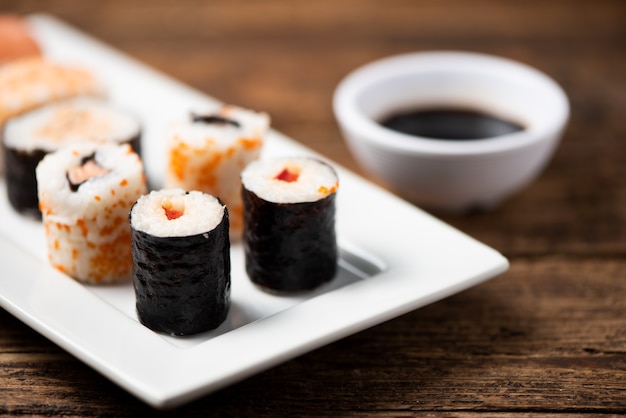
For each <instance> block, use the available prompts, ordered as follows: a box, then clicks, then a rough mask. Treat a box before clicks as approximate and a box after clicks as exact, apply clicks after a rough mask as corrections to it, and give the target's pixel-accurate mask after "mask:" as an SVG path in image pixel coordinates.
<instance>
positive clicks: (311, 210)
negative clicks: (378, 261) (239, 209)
mask: <svg viewBox="0 0 626 418" xmlns="http://www.w3.org/2000/svg"><path fill="white" fill-rule="evenodd" d="M242 194H243V204H244V232H243V245H244V252H245V263H246V272H247V273H248V276H249V277H250V280H252V282H253V283H255V284H257V285H259V286H260V287H262V288H266V289H269V290H273V291H277V292H294V291H304V290H311V289H313V288H316V287H318V286H320V285H321V284H323V283H325V282H328V281H330V280H331V279H332V278H333V277H334V276H335V274H336V272H337V257H338V249H337V240H336V233H335V196H336V194H335V193H332V194H330V195H328V196H326V197H324V198H323V199H321V200H318V201H315V202H298V203H273V202H268V201H266V200H264V199H262V198H260V197H259V196H257V195H256V194H255V193H254V192H251V191H249V190H247V189H245V187H244V188H243V191H242Z"/></svg>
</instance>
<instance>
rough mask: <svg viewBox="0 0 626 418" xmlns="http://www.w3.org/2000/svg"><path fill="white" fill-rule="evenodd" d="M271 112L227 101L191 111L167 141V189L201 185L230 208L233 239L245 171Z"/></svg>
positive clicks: (238, 231)
mask: <svg viewBox="0 0 626 418" xmlns="http://www.w3.org/2000/svg"><path fill="white" fill-rule="evenodd" d="M268 129H269V117H268V115H267V114H265V113H259V112H254V111H251V110H247V109H243V108H240V107H236V106H232V105H225V106H223V107H221V108H220V109H218V110H217V111H216V112H214V113H207V114H198V115H191V117H190V120H189V121H187V122H184V123H179V124H176V125H174V126H173V127H172V130H171V133H170V136H169V141H168V163H167V169H166V175H165V187H166V188H182V189H185V190H198V191H202V192H205V193H208V194H211V195H213V196H217V197H219V198H220V200H222V201H223V202H224V203H225V204H226V206H227V207H228V212H229V214H230V223H231V225H230V231H231V238H234V239H236V238H239V236H240V235H241V230H242V224H243V219H242V205H241V194H240V189H241V182H240V177H239V176H240V174H241V170H242V169H243V168H244V167H245V166H246V165H247V164H248V163H249V162H250V161H253V160H255V159H257V158H258V157H259V155H260V152H261V148H262V146H263V142H264V137H265V134H266V132H267V130H268Z"/></svg>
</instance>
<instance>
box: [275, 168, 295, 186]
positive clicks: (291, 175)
mask: <svg viewBox="0 0 626 418" xmlns="http://www.w3.org/2000/svg"><path fill="white" fill-rule="evenodd" d="M299 176H300V173H296V172H293V171H291V170H289V169H288V168H284V169H283V171H281V172H280V173H278V175H276V177H274V178H275V179H276V180H280V181H286V182H288V183H293V182H294V181H298V177H299Z"/></svg>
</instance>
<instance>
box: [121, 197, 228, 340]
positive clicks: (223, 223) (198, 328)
mask: <svg viewBox="0 0 626 418" xmlns="http://www.w3.org/2000/svg"><path fill="white" fill-rule="evenodd" d="M130 226H131V234H132V255H133V283H134V288H135V296H136V308H137V315H138V317H139V320H140V322H141V323H142V324H144V325H145V326H147V327H148V328H150V329H152V330H154V331H158V332H162V333H165V334H169V335H191V334H197V333H200V332H203V331H208V330H211V329H214V328H217V327H218V326H219V325H220V324H221V323H222V322H223V321H224V320H225V319H226V316H227V315H228V311H229V308H230V240H229V231H228V228H229V220H228V210H227V208H226V206H224V204H223V203H222V202H221V201H220V200H219V199H217V198H215V197H213V196H211V195H209V194H206V193H202V192H199V191H191V192H185V191H183V190H181V189H163V190H155V191H152V192H150V194H149V195H146V196H142V197H141V198H140V199H139V200H138V201H137V203H136V204H135V205H134V206H133V208H132V210H131V212H130Z"/></svg>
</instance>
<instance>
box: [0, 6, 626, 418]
mask: <svg viewBox="0 0 626 418" xmlns="http://www.w3.org/2000/svg"><path fill="white" fill-rule="evenodd" d="M0 12H13V13H18V14H28V13H33V12H47V13H52V14H54V15H56V16H57V17H59V18H61V19H63V20H65V21H67V22H68V23H70V24H72V25H74V26H76V27H78V28H79V29H81V30H83V31H86V32H88V33H90V34H91V35H93V36H95V37H96V38H99V39H101V40H103V41H104V42H107V43H109V44H111V45H112V46H114V47H116V48H119V49H120V50H122V51H124V52H126V53H128V54H130V55H132V56H133V57H135V58H137V59H139V60H141V61H143V62H145V63H147V64H149V65H151V66H153V67H155V68H156V69H158V70H160V71H162V72H164V73H166V74H169V75H171V76H173V77H175V78H177V79H179V80H181V81H183V82H185V83H187V84H189V85H191V86H193V87H195V88H198V89H200V90H202V91H204V92H206V93H208V94H210V95H213V96H215V97H217V98H219V99H221V100H223V101H227V102H231V103H236V104H240V105H242V106H248V107H251V108H255V109H259V110H265V111H267V112H268V113H270V114H271V116H272V121H273V125H274V127H275V128H276V129H277V130H279V131H281V132H283V133H285V134H287V135H288V136H291V137H292V138H294V139H296V140H298V141H300V142H302V143H304V144H305V145H307V146H309V147H311V148H313V149H314V150H316V151H319V152H321V153H323V154H324V155H327V156H329V157H330V158H332V159H333V160H335V161H337V162H339V163H340V164H342V165H344V166H345V167H347V168H349V169H352V170H354V171H356V172H358V173H360V174H363V175H364V176H368V174H367V173H365V172H364V171H363V170H362V169H361V168H360V167H359V166H358V165H357V163H356V162H355V161H354V160H353V158H352V157H351V155H350V153H349V151H348V149H347V148H346V146H345V144H344V142H343V140H342V138H341V134H340V132H339V130H338V128H337V125H336V123H335V121H334V118H333V114H332V108H331V101H332V94H333V90H334V88H335V86H336V85H337V83H338V82H339V81H340V80H341V78H342V77H343V76H345V75H346V74H347V73H348V72H349V71H351V70H352V69H354V68H355V67H357V66H359V65H362V64H364V63H366V62H368V61H370V60H373V59H376V58H381V57H383V56H387V55H391V54H395V53H401V52H408V51H416V50H431V49H460V50H472V51H481V52H486V53H493V54H498V55H502V56H505V57H509V58H513V59H516V60H519V61H522V62H525V63H528V64H530V65H533V66H535V67H537V68H539V69H541V70H543V71H545V72H546V73H548V74H549V75H551V76H552V77H554V78H555V79H556V80H557V81H558V82H559V83H560V84H561V85H562V86H563V87H564V88H565V90H566V92H567V93H568V95H569V97H570V100H571V105H572V116H571V121H570V124H569V126H568V129H567V132H566V135H565V137H564V138H563V142H562V144H561V146H560V147H559V149H558V151H557V153H556V155H555V157H554V159H553V160H552V161H551V163H550V164H549V166H548V167H547V169H546V170H545V172H544V173H543V174H542V175H541V176H540V177H539V178H538V179H537V180H536V181H535V182H533V183H532V184H531V185H530V186H529V187H527V188H526V189H525V190H523V191H522V192H521V193H519V194H517V195H516V196H514V197H512V198H511V199H510V200H508V201H507V202H505V203H504V204H503V205H502V206H501V207H500V208H498V209H497V210H495V211H493V212H488V213H477V214H473V215H470V216H465V217H446V216H444V217H442V219H443V220H445V221H446V222H449V223H450V224H452V225H453V226H455V227H457V228H459V229H461V230H462V231H464V232H467V233H468V234H469V235H471V236H474V237H476V238H477V239H478V240H480V241H483V242H485V243H486V244H488V245H490V246H493V247H495V248H496V249H498V250H499V251H501V252H502V253H503V254H504V255H505V256H507V257H508V258H509V259H510V261H511V268H510V270H509V271H508V272H506V273H505V274H503V275H501V276H499V277H497V278H495V279H493V280H491V281H489V282H486V283H484V284H482V285H480V286H477V287H474V288H472V289H470V290H467V291H465V292H462V293H460V294H457V295H455V296H452V297H449V298H447V299H445V300H443V301H440V302H438V303H435V304H432V305H429V306H427V307H424V308H422V309H419V310H417V311H414V312H411V313H409V314H406V315H404V316H402V317H399V318H396V319H394V320H391V321H389V322H386V323H384V324H381V325H379V326H376V327H373V328H371V329H368V330H366V331H363V332H360V333H358V334H356V335H353V336H351V337H348V338H345V339H343V340H341V341H338V342H336V343H333V344H330V345H328V346H326V347H323V348H320V349H318V350H315V351H313V352H311V353H309V354H306V355H303V356H300V357H298V358H296V359H293V360H291V361H289V362H287V363H285V364H282V365H280V366H277V367H275V368H273V369H271V370H268V371H266V372H264V373H260V374H258V375H256V376H253V377H251V378H249V379H247V380H245V381H243V382H240V383H238V384H235V385H232V386H230V387H228V388H226V389H223V390H221V391H219V392H217V393H214V394H212V395H209V396H206V397H204V398H202V399H199V400H198V401H196V402H193V403H191V404H189V405H186V406H183V407H181V408H179V409H177V410H174V411H154V410H152V409H151V408H150V407H148V406H146V405H145V404H143V403H142V402H141V401H139V400H137V399H135V398H134V397H132V396H131V395H129V394H128V393H126V392H125V391H123V390H122V389H120V388H118V387H117V386H115V385H114V384H113V383H111V382H109V381H108V380H107V379H106V378H104V377H102V376H101V375H99V374H98V373H97V372H95V371H94V370H92V369H90V368H89V367H88V366H85V365H84V364H83V363H81V362H80V361H78V360H77V359H75V358H74V357H72V356H71V355H69V354H67V353H66V352H64V351H63V350H61V349H60V348H58V347H57V346H56V345H54V344H52V343H50V342H49V341H48V340H46V339H45V338H44V337H42V336H40V335H38V334H37V333H35V332H34V331H32V330H31V329H30V328H28V327H27V326H25V325H24V324H22V323H21V322H19V321H18V320H17V319H15V318H13V317H12V316H11V315H10V314H8V313H7V312H6V311H4V310H0V366H1V367H0V387H1V388H2V389H1V390H0V415H39V416H42V415H45V416H138V415H141V414H143V415H146V416H192V417H194V416H198V417H200V416H202V417H206V416H255V417H256V416H260V417H272V416H311V417H314V416H319V417H321V416H359V417H362V416H397V417H403V416H415V415H426V416H433V417H444V416H445V417H505V416H506V417H522V416H524V417H527V416H537V417H539V416H541V417H544V416H557V415H558V416H559V417H569V416H586V417H587V416H602V417H607V416H620V415H622V414H624V413H626V277H625V276H626V180H625V179H626V163H625V162H626V146H625V145H624V140H625V139H626V123H624V116H623V114H624V109H626V60H625V59H624V51H626V25H624V23H623V22H624V21H626V3H625V2H623V1H621V0H599V1H593V2H591V1H586V0H571V1H567V0H554V1H549V2H546V1H539V0H531V1H525V2H502V1H497V0H474V1H472V2H467V1H464V0H442V1H436V2H435V1H428V0H416V1H411V0H390V1H385V2H381V1H374V0H334V1H330V0H320V1H316V2H304V1H288V0H269V1H263V2H253V1H243V0H236V1H226V0H217V1H199V0H179V1H176V2H171V1H166V0H155V1H151V2H144V1H139V0H125V1H121V0H119V1H116V0H105V1H99V2H78V1H71V0H49V1H45V2H44V1H37V0H19V1H18V0H0ZM0 42H1V40H0ZM372 180H373V181H376V180H375V179H372Z"/></svg>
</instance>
